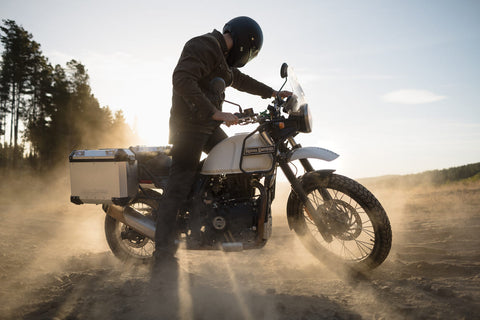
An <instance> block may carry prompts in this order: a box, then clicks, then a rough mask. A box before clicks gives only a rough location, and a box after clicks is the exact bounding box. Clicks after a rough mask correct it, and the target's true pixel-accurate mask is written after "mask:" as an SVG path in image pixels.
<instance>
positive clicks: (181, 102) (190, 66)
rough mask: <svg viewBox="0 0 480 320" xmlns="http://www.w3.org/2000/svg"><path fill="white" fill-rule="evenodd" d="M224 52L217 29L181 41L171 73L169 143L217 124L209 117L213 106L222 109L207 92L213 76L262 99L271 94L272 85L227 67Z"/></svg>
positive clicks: (221, 37)
mask: <svg viewBox="0 0 480 320" xmlns="http://www.w3.org/2000/svg"><path fill="white" fill-rule="evenodd" d="M227 53H228V51H227V44H226V43H225V40H224V38H223V35H222V34H221V33H220V32H219V31H217V30H213V32H211V33H207V34H205V35H202V36H199V37H195V38H193V39H191V40H190V41H188V42H187V43H186V44H185V47H184V48H183V51H182V54H181V56H180V59H179V61H178V64H177V66H176V68H175V70H174V72H173V97H172V108H171V110H170V143H174V141H172V140H174V139H172V138H173V137H174V136H176V135H178V134H180V133H181V132H185V131H188V132H201V133H211V132H213V130H214V129H215V128H216V127H218V126H219V125H220V123H219V122H218V121H215V120H213V119H212V115H213V114H214V112H215V111H216V109H218V110H222V103H221V101H220V100H219V99H218V97H214V95H213V94H212V93H211V92H210V81H211V80H212V79H213V78H215V77H221V78H223V80H225V84H226V85H227V86H232V87H234V88H235V89H237V90H240V91H245V92H248V93H250V94H254V95H259V96H261V97H263V98H269V97H271V96H272V94H273V91H274V90H273V89H272V88H270V87H269V86H267V85H265V84H263V83H261V82H259V81H257V80H255V79H253V78H251V77H249V76H247V75H245V74H243V73H241V72H240V71H239V70H238V69H236V68H230V67H229V66H228V64H227V62H226V60H225V58H226V54H227Z"/></svg>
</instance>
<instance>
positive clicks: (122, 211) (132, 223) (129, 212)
mask: <svg viewBox="0 0 480 320" xmlns="http://www.w3.org/2000/svg"><path fill="white" fill-rule="evenodd" d="M103 210H104V211H105V213H106V214H108V215H109V216H111V217H112V218H114V219H116V220H118V221H120V222H122V223H124V224H126V225H127V226H129V227H131V228H132V229H134V230H135V231H137V232H139V233H141V234H143V235H144V236H147V237H149V238H150V239H152V240H153V239H155V222H154V221H153V220H152V219H150V218H148V217H145V216H144V215H143V214H141V213H140V212H138V211H137V210H135V209H134V208H132V207H130V206H125V207H121V206H117V205H114V204H111V205H108V206H107V208H106V210H105V208H104V209H103Z"/></svg>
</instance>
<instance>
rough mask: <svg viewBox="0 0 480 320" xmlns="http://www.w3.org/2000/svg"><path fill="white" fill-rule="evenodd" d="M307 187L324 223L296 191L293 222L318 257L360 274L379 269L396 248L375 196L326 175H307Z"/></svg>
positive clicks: (292, 203)
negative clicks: (314, 218)
mask: <svg viewBox="0 0 480 320" xmlns="http://www.w3.org/2000/svg"><path fill="white" fill-rule="evenodd" d="M301 182H302V186H303V189H304V191H305V193H306V194H307V195H308V198H309V199H310V202H311V203H312V205H313V206H314V208H315V210H316V211H317V214H318V215H320V216H321V217H322V220H323V222H322V225H321V226H319V224H320V223H319V221H317V223H315V222H314V221H313V218H312V217H311V216H310V215H309V214H308V213H307V212H306V211H305V209H304V205H303V203H302V202H301V201H300V199H299V198H298V197H297V195H296V194H295V193H294V192H293V191H292V193H290V197H289V200H288V204H287V215H288V222H289V225H290V228H291V229H293V230H294V231H295V232H296V233H297V235H298V236H299V237H300V239H301V241H302V243H303V244H304V245H305V247H306V248H307V249H308V250H309V251H310V252H311V253H312V254H313V255H314V256H315V257H317V258H318V259H320V260H325V259H327V260H328V261H327V260H326V262H333V263H337V262H339V261H342V262H346V263H347V264H348V265H349V266H352V267H354V268H355V269H357V270H368V269H373V268H376V267H377V266H379V265H380V264H381V263H382V262H383V261H384V260H385V259H386V258H387V256H388V253H389V252H390V248H391V245H392V230H391V226H390V221H389V220H388V217H387V214H386V212H385V210H384V209H383V207H382V205H381V204H380V202H379V201H378V200H377V199H376V198H375V196H374V195H373V194H372V193H371V192H370V191H368V190H367V189H366V188H365V187H363V186H362V185H361V184H359V183H358V182H356V181H354V180H352V179H350V178H347V177H345V176H341V175H337V174H331V173H325V172H321V171H317V172H309V173H306V174H305V175H304V176H303V177H302V178H301ZM325 192H328V193H325Z"/></svg>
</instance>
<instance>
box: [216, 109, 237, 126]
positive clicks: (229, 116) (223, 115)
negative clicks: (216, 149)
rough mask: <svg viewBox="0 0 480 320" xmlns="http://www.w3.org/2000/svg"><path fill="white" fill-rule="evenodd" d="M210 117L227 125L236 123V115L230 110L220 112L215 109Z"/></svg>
mask: <svg viewBox="0 0 480 320" xmlns="http://www.w3.org/2000/svg"><path fill="white" fill-rule="evenodd" d="M212 119H213V120H217V121H223V122H225V124H226V125H227V126H228V127H230V126H231V125H233V124H237V123H238V117H237V116H236V115H234V114H233V113H230V112H222V111H219V110H217V111H215V113H214V114H213V116H212Z"/></svg>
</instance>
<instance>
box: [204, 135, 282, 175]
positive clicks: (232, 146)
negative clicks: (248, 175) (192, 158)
mask: <svg viewBox="0 0 480 320" xmlns="http://www.w3.org/2000/svg"><path fill="white" fill-rule="evenodd" d="M248 135H249V134H248V133H239V134H236V135H234V136H232V137H229V138H227V139H225V140H223V141H222V142H220V143H219V144H217V145H216V146H215V147H214V148H213V149H212V150H211V151H210V153H209V154H208V157H207V158H206V159H205V163H204V164H203V167H202V171H201V174H204V175H216V174H231V173H243V171H242V170H240V158H241V157H242V145H243V141H244V140H245V138H246V137H247V136H248ZM273 153H274V146H273V145H272V144H270V143H269V142H268V141H267V139H266V138H264V137H262V136H261V135H260V134H258V133H256V134H254V135H252V136H250V137H249V138H248V139H247V140H246V143H245V150H244V156H243V160H242V169H243V170H244V171H245V172H256V171H268V170H270V169H272V166H273Z"/></svg>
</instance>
